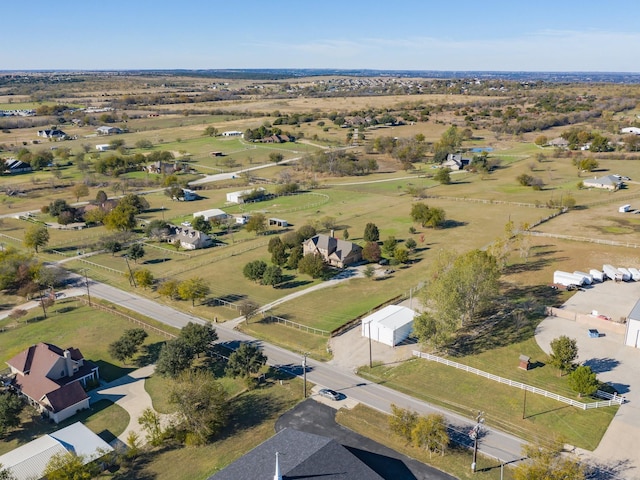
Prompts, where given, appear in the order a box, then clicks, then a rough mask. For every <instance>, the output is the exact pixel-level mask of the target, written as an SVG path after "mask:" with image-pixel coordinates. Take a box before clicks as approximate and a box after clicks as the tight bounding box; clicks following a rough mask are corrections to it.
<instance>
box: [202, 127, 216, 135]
mask: <svg viewBox="0 0 640 480" xmlns="http://www.w3.org/2000/svg"><path fill="white" fill-rule="evenodd" d="M217 134H218V129H217V128H216V127H214V126H213V125H209V126H208V127H207V128H205V129H204V133H203V135H206V136H209V137H215V136H216V135H217Z"/></svg>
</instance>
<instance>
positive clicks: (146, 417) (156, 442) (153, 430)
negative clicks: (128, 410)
mask: <svg viewBox="0 0 640 480" xmlns="http://www.w3.org/2000/svg"><path fill="white" fill-rule="evenodd" d="M156 371H157V369H156ZM138 424H139V425H141V426H142V429H143V430H144V431H145V436H146V437H147V442H148V443H150V444H151V445H153V446H154V447H158V446H160V445H161V444H162V441H163V440H164V436H165V435H164V431H163V430H162V425H161V424H160V415H158V414H157V413H156V412H155V411H154V410H153V409H152V408H151V407H147V408H145V409H144V410H143V411H142V415H140V416H139V417H138Z"/></svg>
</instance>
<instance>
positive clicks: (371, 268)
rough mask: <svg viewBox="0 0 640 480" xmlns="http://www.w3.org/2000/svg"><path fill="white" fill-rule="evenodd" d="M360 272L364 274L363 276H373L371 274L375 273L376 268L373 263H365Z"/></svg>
mask: <svg viewBox="0 0 640 480" xmlns="http://www.w3.org/2000/svg"><path fill="white" fill-rule="evenodd" d="M362 273H363V274H364V276H365V278H373V276H374V275H375V274H376V268H375V267H374V266H373V265H367V266H366V267H365V268H364V270H363V272H362Z"/></svg>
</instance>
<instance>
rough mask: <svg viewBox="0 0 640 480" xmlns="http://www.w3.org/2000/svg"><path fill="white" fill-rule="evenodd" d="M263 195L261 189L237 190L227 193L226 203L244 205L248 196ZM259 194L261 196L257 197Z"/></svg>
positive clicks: (263, 190)
mask: <svg viewBox="0 0 640 480" xmlns="http://www.w3.org/2000/svg"><path fill="white" fill-rule="evenodd" d="M264 193H265V189H264V188H262V187H258V188H255V189H253V190H239V191H237V192H229V193H227V202H229V203H244V202H245V199H246V198H247V197H249V196H252V195H256V196H262V195H264ZM258 194H261V195H258Z"/></svg>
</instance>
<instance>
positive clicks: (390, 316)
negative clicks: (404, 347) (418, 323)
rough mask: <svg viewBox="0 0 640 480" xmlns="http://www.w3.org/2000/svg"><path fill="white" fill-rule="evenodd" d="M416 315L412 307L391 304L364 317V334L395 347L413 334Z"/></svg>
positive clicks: (362, 329) (366, 336)
mask: <svg viewBox="0 0 640 480" xmlns="http://www.w3.org/2000/svg"><path fill="white" fill-rule="evenodd" d="M415 316H416V312H415V311H414V310H411V309H410V308H407V307H402V306H400V305H389V306H387V307H384V308H382V309H380V310H378V311H377V312H374V313H372V314H371V315H368V316H366V317H365V318H363V319H362V326H361V332H362V336H363V337H365V338H371V340H375V341H376V342H380V343H384V344H385V345H389V346H391V347H395V346H396V345H398V344H399V343H400V342H402V341H403V340H405V339H406V338H407V337H408V336H409V335H411V331H412V330H413V319H414V318H415Z"/></svg>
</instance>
